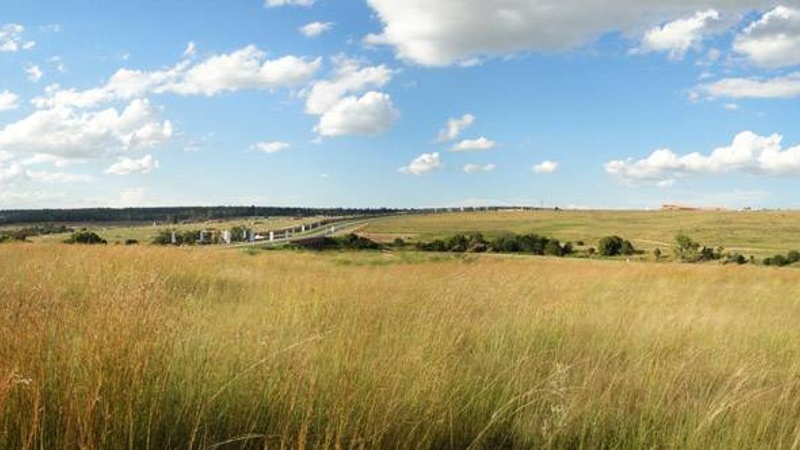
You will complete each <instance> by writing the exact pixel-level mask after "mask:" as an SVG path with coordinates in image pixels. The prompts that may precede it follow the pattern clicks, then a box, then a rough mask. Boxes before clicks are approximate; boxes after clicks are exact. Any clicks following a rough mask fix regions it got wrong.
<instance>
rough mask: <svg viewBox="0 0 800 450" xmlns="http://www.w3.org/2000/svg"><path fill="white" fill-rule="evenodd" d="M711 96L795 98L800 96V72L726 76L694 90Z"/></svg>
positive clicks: (695, 94) (697, 93)
mask: <svg viewBox="0 0 800 450" xmlns="http://www.w3.org/2000/svg"><path fill="white" fill-rule="evenodd" d="M692 94H693V95H694V96H695V97H699V96H701V95H702V96H706V97H710V98H720V97H722V98H737V99H738V98H756V99H768V98H794V97H800V72H794V73H790V74H788V75H786V76H779V77H775V78H767V79H762V78H724V79H722V80H719V81H715V82H713V83H707V84H702V85H700V86H698V87H697V88H695V90H694V91H693V92H692Z"/></svg>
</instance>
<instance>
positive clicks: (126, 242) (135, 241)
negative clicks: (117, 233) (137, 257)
mask: <svg viewBox="0 0 800 450" xmlns="http://www.w3.org/2000/svg"><path fill="white" fill-rule="evenodd" d="M125 245H139V241H137V240H136V239H125Z"/></svg>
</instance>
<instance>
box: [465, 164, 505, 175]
mask: <svg viewBox="0 0 800 450" xmlns="http://www.w3.org/2000/svg"><path fill="white" fill-rule="evenodd" d="M496 168H497V166H496V165H494V164H486V165H483V166H482V165H480V164H466V165H465V166H464V172H465V173H467V174H469V175H473V174H476V173H480V172H494V170H495V169H496Z"/></svg>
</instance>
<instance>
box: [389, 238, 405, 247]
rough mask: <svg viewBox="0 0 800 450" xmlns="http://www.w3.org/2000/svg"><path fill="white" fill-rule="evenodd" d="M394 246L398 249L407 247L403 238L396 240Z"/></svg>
mask: <svg viewBox="0 0 800 450" xmlns="http://www.w3.org/2000/svg"><path fill="white" fill-rule="evenodd" d="M392 245H393V246H395V247H397V248H403V247H405V245H406V241H404V240H403V239H401V238H395V239H394V242H392Z"/></svg>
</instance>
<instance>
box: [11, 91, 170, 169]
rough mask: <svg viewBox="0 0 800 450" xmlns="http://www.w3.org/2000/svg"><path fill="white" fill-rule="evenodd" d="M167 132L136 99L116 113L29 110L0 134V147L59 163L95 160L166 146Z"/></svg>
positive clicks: (152, 109) (153, 110)
mask: <svg viewBox="0 0 800 450" xmlns="http://www.w3.org/2000/svg"><path fill="white" fill-rule="evenodd" d="M172 132H173V130H172V124H171V123H170V122H169V121H164V122H159V121H158V110H157V109H156V108H155V107H153V106H152V105H150V103H149V102H148V101H147V100H141V99H137V100H134V101H132V102H131V103H130V104H129V105H128V106H127V107H126V108H125V109H124V110H122V111H117V110H116V109H114V108H108V109H105V110H101V111H92V112H85V111H79V110H76V109H74V108H67V107H57V108H53V109H46V110H39V111H35V112H34V113H32V114H31V115H29V116H27V117H25V118H23V119H21V120H19V121H17V122H14V123H11V124H9V125H6V126H5V128H3V129H2V130H0V149H1V150H4V151H8V152H12V153H16V154H43V155H52V156H55V157H57V158H65V159H82V158H95V157H102V156H105V155H108V154H114V153H119V152H124V151H129V150H135V149H141V148H151V147H156V146H158V145H161V144H163V143H165V142H167V141H168V140H169V139H170V138H171V137H172Z"/></svg>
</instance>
